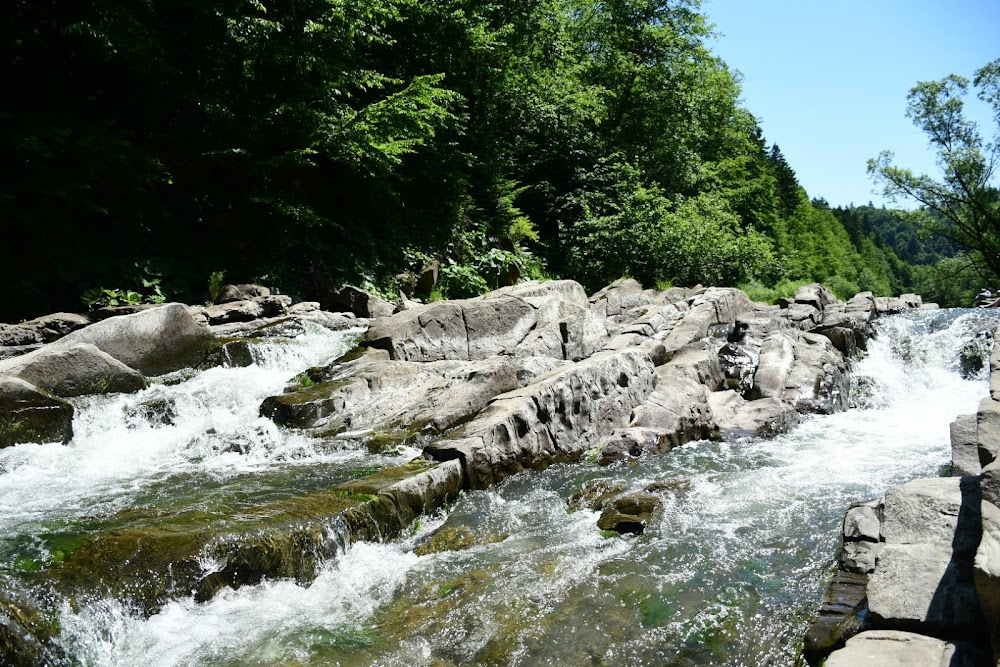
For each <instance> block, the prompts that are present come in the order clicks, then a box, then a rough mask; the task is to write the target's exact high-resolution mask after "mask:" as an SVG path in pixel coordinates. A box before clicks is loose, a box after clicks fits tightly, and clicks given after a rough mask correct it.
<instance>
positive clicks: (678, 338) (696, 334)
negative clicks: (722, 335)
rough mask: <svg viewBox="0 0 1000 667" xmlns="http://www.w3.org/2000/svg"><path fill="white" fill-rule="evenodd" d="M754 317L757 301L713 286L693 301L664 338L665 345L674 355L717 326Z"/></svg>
mask: <svg viewBox="0 0 1000 667" xmlns="http://www.w3.org/2000/svg"><path fill="white" fill-rule="evenodd" d="M753 314H754V306H753V302H752V301H750V297H748V296H747V295H746V293H744V292H742V291H740V290H738V289H732V288H728V287H710V288H708V289H707V290H705V292H704V293H702V294H699V295H698V296H695V297H693V298H692V299H691V301H690V302H689V309H688V311H687V312H686V313H684V315H683V317H682V318H681V319H680V320H679V321H678V322H677V323H676V324H675V325H674V326H673V327H672V328H671V329H670V331H669V333H667V335H666V336H665V337H664V339H663V343H664V346H665V347H666V349H667V351H668V353H672V352H674V351H676V350H680V349H681V348H683V347H685V346H687V345H690V344H691V343H693V342H695V341H697V340H700V339H702V338H704V337H705V336H707V335H708V333H709V331H710V330H711V328H712V327H714V326H717V325H722V324H725V325H732V324H734V323H735V322H736V321H746V320H748V319H750V318H751V317H752V316H753Z"/></svg>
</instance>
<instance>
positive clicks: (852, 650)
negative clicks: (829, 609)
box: [824, 630, 991, 667]
mask: <svg viewBox="0 0 1000 667" xmlns="http://www.w3.org/2000/svg"><path fill="white" fill-rule="evenodd" d="M990 662H991V661H990V660H989V656H988V655H987V654H986V652H985V651H983V649H982V648H980V647H978V646H976V645H974V644H969V643H967V642H948V641H944V640H942V639H935V638H933V637H927V636H924V635H918V634H914V633H911V632H898V631H894V630H869V631H868V632H862V633H861V634H859V635H857V636H855V637H852V638H851V639H849V640H848V641H847V645H846V646H845V647H844V648H842V649H840V650H838V651H834V652H833V653H832V654H831V655H830V657H829V658H827V661H826V662H825V663H824V665H825V667H861V666H862V665H871V666H873V667H874V666H876V665H877V666H878V667H978V666H981V665H988V664H990Z"/></svg>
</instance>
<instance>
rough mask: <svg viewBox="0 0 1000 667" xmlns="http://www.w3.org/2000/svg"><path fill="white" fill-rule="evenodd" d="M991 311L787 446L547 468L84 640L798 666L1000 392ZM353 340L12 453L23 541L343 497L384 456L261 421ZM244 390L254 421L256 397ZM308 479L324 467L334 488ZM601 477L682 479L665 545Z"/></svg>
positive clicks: (882, 362)
mask: <svg viewBox="0 0 1000 667" xmlns="http://www.w3.org/2000/svg"><path fill="white" fill-rule="evenodd" d="M990 317H992V314H990V313H983V312H982V311H939V312H917V313H912V314H909V315H905V316H898V317H892V318H886V319H884V320H883V321H882V322H880V325H879V326H880V330H881V331H880V336H879V338H877V339H876V340H874V341H872V342H871V343H870V350H869V354H868V355H867V357H866V358H865V359H864V360H862V361H861V362H859V363H858V365H857V367H856V370H855V374H854V375H855V384H856V391H855V394H854V402H855V404H856V407H854V408H852V409H851V410H849V411H847V412H845V413H841V414H837V415H832V416H818V417H813V418H810V419H808V420H807V421H805V422H804V423H803V424H801V425H800V426H799V427H797V428H796V429H795V431H794V432H793V433H791V434H788V435H785V436H782V437H779V438H777V439H774V440H767V441H764V440H747V441H743V442H739V443H728V444H727V443H711V442H700V443H694V444H690V445H687V446H685V447H682V448H680V449H677V450H674V451H673V452H671V453H669V454H666V455H663V456H659V457H650V458H648V459H645V460H643V461H641V462H640V463H639V464H637V465H633V466H622V467H614V468H610V469H607V468H598V467H594V466H588V465H582V464H581V465H572V466H554V467H552V468H550V469H548V470H546V471H541V472H537V471H536V472H527V473H523V474H520V475H517V476H515V477H513V478H511V479H509V480H507V481H506V482H505V483H504V484H502V485H501V486H500V487H499V488H497V489H495V490H491V491H485V492H474V493H470V494H467V495H466V496H464V497H463V498H461V499H460V500H459V501H458V502H457V503H456V504H455V505H454V506H453V507H451V508H448V510H449V511H448V512H443V513H441V514H440V515H438V516H435V517H430V518H428V519H426V520H424V521H422V522H420V523H419V524H418V525H415V526H414V530H413V534H412V535H408V536H406V537H405V538H404V539H401V540H398V541H396V542H393V543H390V544H368V543H360V544H355V545H354V546H352V547H351V548H350V549H349V550H348V551H347V552H346V554H344V555H342V556H341V557H339V558H338V559H337V560H335V561H332V562H329V563H327V564H326V565H325V566H324V568H323V569H322V571H321V573H320V575H319V577H318V578H317V579H316V580H315V581H314V582H313V583H312V584H311V585H309V586H306V587H303V586H299V585H296V584H295V583H294V582H290V581H268V582H265V583H263V584H261V585H258V586H252V587H245V588H242V589H240V590H238V591H231V590H226V591H224V592H223V593H221V594H220V595H218V596H217V597H216V598H215V599H213V600H211V601H209V602H206V603H196V602H194V601H193V600H192V599H181V600H178V601H176V602H173V603H170V604H168V605H167V606H166V607H164V608H163V609H162V610H161V611H160V612H159V613H158V614H156V615H154V616H152V617H150V618H142V617H141V616H139V615H137V614H135V613H134V612H132V611H130V610H129V609H127V608H125V607H123V606H122V605H121V604H119V603H118V602H116V601H113V600H104V601H100V602H98V603H94V604H91V605H89V606H87V607H85V608H83V609H80V610H77V611H73V610H71V608H70V606H69V605H68V604H67V605H66V606H65V609H64V613H63V615H62V618H61V628H62V634H61V637H60V640H61V642H62V643H63V645H64V646H66V647H67V649H68V650H69V653H70V654H71V655H72V656H74V659H75V660H77V661H79V663H80V664H83V665H93V666H95V667H96V666H104V665H121V666H126V665H129V666H131V665H157V666H163V667H166V666H168V665H171V666H173V665H177V666H180V665H184V666H188V665H205V666H208V665H213V666H214V665H222V666H230V665H231V666H236V665H268V666H271V665H273V666H278V665H344V666H355V665H357V666H360V665H426V666H428V667H430V666H435V667H443V666H446V665H466V664H468V665H567V666H568V665H793V664H796V661H797V657H798V652H799V648H800V644H799V638H800V637H801V635H802V633H803V631H804V629H805V627H806V625H807V623H808V620H809V616H810V614H811V613H812V611H813V610H814V608H815V607H816V605H817V604H818V602H819V601H820V599H821V597H822V594H823V588H824V578H825V577H827V576H828V575H829V573H830V571H831V569H832V566H833V559H834V556H835V551H836V548H837V539H838V529H839V525H840V521H841V519H842V517H843V513H844V511H845V510H846V508H847V507H848V505H849V504H850V503H851V502H853V501H856V500H860V499H866V498H872V497H876V496H878V495H881V494H882V493H884V491H885V490H886V488H887V487H889V486H891V485H893V484H898V483H901V482H904V481H906V480H909V479H912V478H914V477H920V476H932V475H935V474H937V473H938V470H939V469H940V468H941V466H942V465H944V464H946V463H947V462H948V461H949V459H950V448H949V443H948V424H949V423H950V422H951V421H952V420H953V419H954V418H955V417H956V416H957V415H959V414H963V413H970V412H973V411H974V410H975V408H976V405H977V403H978V401H979V400H980V399H981V398H982V397H983V396H984V395H985V392H986V385H985V375H984V376H983V377H979V378H976V379H971V380H965V379H962V378H961V377H960V375H959V373H958V353H959V350H960V349H961V347H962V345H963V344H964V343H965V342H966V341H968V340H970V339H971V338H972V337H973V336H974V335H975V333H976V332H977V331H979V330H981V329H983V328H986V327H992V325H993V324H994V321H988V318H990ZM343 345H346V343H345V342H343V341H340V340H334V339H331V338H330V337H328V336H323V335H321V334H319V333H317V334H316V335H315V339H314V340H304V341H302V342H301V343H300V342H295V343H293V344H289V345H287V346H285V347H284V348H282V349H283V350H284V351H283V352H281V353H280V354H279V353H277V352H276V353H275V355H276V356H275V357H274V358H271V359H269V360H268V361H266V362H265V363H263V364H261V365H260V366H259V367H256V368H251V369H233V370H217V371H209V372H207V373H204V374H202V375H200V376H198V377H197V378H195V379H193V380H191V381H190V382H189V383H185V384H182V385H178V387H177V388H164V387H157V388H153V389H150V390H149V392H157V391H172V390H175V389H176V390H177V391H180V392H181V393H183V395H184V396H185V397H187V398H185V399H184V400H185V401H187V400H190V401H191V402H192V403H197V404H199V405H200V406H201V407H200V408H199V409H198V410H194V409H192V411H191V412H190V413H188V412H183V413H181V410H179V411H178V412H179V413H181V414H182V417H181V418H180V419H179V420H178V426H177V427H171V428H172V429H174V430H176V431H177V433H175V434H174V435H172V436H171V435H168V433H167V430H168V429H166V428H165V427H160V428H153V427H152V426H149V425H147V426H141V425H140V426H138V427H136V426H135V425H123V424H121V421H120V419H119V418H118V417H117V415H119V414H120V413H121V409H122V408H121V405H120V404H119V403H118V402H119V401H127V400H136V398H137V397H132V398H126V397H113V398H107V399H95V405H94V406H92V408H93V409H90V408H85V409H84V411H83V412H84V414H83V416H82V417H81V420H80V423H79V424H77V425H76V426H77V433H78V435H77V438H76V439H75V440H74V441H73V442H72V443H71V444H70V446H69V447H65V448H63V447H61V446H56V445H52V446H50V445H44V446H40V447H36V446H21V447H17V448H14V449H15V451H10V450H7V451H4V452H0V471H2V472H0V527H2V532H0V534H3V535H17V536H20V537H21V538H22V539H21V542H23V541H24V540H23V537H24V536H25V535H31V534H33V533H34V532H41V531H45V530H50V529H51V524H52V523H56V524H58V523H60V522H63V523H73V522H75V521H82V520H85V519H87V518H88V517H93V516H95V515H101V513H108V512H114V511H117V510H120V509H122V508H128V507H133V506H136V505H140V506H142V505H155V504H156V503H162V502H166V501H165V500H164V498H165V497H166V498H168V499H169V498H170V497H173V495H172V494H178V493H179V494H180V495H181V496H185V497H191V498H194V497H199V498H201V500H198V502H212V496H213V493H218V494H222V495H225V494H227V493H229V492H231V491H232V489H234V488H237V487H238V488H240V489H242V490H243V492H245V491H246V490H248V489H252V488H254V485H255V484H258V483H259V484H260V486H261V488H262V489H264V490H265V492H268V493H275V494H280V493H293V492H295V491H296V490H297V489H298V488H299V487H301V486H303V485H305V486H308V485H310V484H320V483H322V479H324V476H325V475H327V473H329V472H330V470H332V469H336V470H342V469H345V467H347V466H348V465H349V464H345V462H344V460H343V459H344V458H345V457H346V458H347V459H350V458H351V457H356V458H357V457H362V456H363V455H362V454H360V453H358V452H356V451H344V450H338V449H328V448H324V446H323V444H322V443H318V442H316V441H308V440H306V439H304V438H301V437H299V436H296V435H294V434H289V433H287V432H281V431H277V430H276V429H274V427H273V425H270V424H269V423H267V422H266V421H265V420H260V419H259V418H257V416H256V409H257V406H258V405H259V402H260V399H261V398H262V397H263V396H265V395H267V394H268V393H274V392H275V391H276V390H280V387H281V385H282V384H283V382H284V381H285V380H286V379H287V378H288V377H290V376H291V375H293V374H294V373H296V372H297V371H298V370H301V369H302V368H305V367H306V366H308V365H311V364H315V363H318V361H319V360H321V359H322V358H324V357H325V358H329V357H331V356H335V355H336V354H337V353H339V352H340V351H341V350H342V349H343V348H342V347H338V346H343ZM282 355H285V356H284V357H282ZM243 391H246V394H245V396H246V398H245V400H247V401H248V402H249V403H250V404H252V405H250V407H246V406H244V405H243V404H242V403H241V401H243V400H244V398H243V395H241V396H237V395H236V394H237V393H239V392H243ZM140 398H141V397H140ZM98 402H104V403H105V404H101V405H96V403H98ZM209 429H214V431H215V433H214V434H209V435H206V432H207V431H208V430H209ZM234 440H235V441H238V442H239V443H242V444H240V446H238V447H233V446H232V445H231V443H232V441H234ZM366 460H367V459H366ZM289 470H291V471H295V472H294V474H292V473H289V472H288V471H289ZM306 470H308V471H317V470H318V471H320V472H319V473H315V474H314V481H312V482H310V481H309V479H310V476H309V475H308V474H301V473H302V471H306ZM330 474H333V473H330ZM333 476H336V475H335V474H333ZM598 479H604V480H608V481H610V482H613V483H617V484H620V485H622V486H624V487H625V488H627V489H642V488H644V487H646V486H647V485H649V484H651V483H660V484H661V485H665V486H666V488H667V490H666V491H665V492H664V493H663V497H664V509H663V511H662V513H661V514H660V515H659V516H658V517H657V519H656V520H655V521H654V525H652V526H650V527H649V528H648V529H647V531H646V534H645V535H642V536H638V537H618V538H605V537H603V536H602V535H601V533H600V532H599V531H598V529H597V527H596V521H597V517H598V514H597V513H596V512H592V511H590V510H586V509H584V510H579V511H570V510H569V508H568V505H567V499H568V498H569V497H570V496H571V495H572V494H573V492H574V491H576V490H578V489H579V488H580V487H581V486H582V485H583V484H584V483H586V482H589V481H592V480H598ZM178 480H182V481H180V482H179V481H178ZM206 489H207V490H206ZM213 489H215V490H216V491H212V490H213ZM185 494H186V495H185ZM185 502H191V501H190V500H187V501H185ZM442 526H444V527H446V528H449V529H465V530H466V531H467V533H468V534H471V535H473V536H474V537H475V541H476V542H477V544H476V545H475V546H472V547H471V548H468V549H465V550H460V551H445V552H440V553H435V554H430V555H422V556H417V555H416V554H415V552H414V548H415V547H416V546H417V545H419V544H420V543H422V542H423V541H424V540H425V539H427V538H428V537H429V536H430V535H431V534H432V533H433V531H435V530H436V529H438V528H440V527H442ZM8 541H9V540H8ZM23 550H24V546H23V544H20V545H19V546H17V547H16V548H14V547H8V551H9V552H11V553H15V552H16V553H20V552H22V551H23Z"/></svg>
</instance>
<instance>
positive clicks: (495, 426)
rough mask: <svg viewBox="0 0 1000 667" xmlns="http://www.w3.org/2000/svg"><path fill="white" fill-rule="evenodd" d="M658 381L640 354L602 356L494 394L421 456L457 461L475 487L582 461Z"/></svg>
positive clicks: (480, 487)
mask: <svg viewBox="0 0 1000 667" xmlns="http://www.w3.org/2000/svg"><path fill="white" fill-rule="evenodd" d="M655 377H656V375H655V372H654V368H653V365H652V363H651V362H650V360H649V358H648V357H647V356H646V355H644V354H642V353H641V352H617V353H610V352H601V353H598V354H595V355H594V356H592V357H590V358H588V359H585V360H583V361H581V362H579V363H576V364H573V365H572V366H570V367H568V368H566V369H565V370H562V371H559V372H556V373H553V374H551V375H548V376H546V377H543V378H542V379H540V380H539V381H538V382H535V383H534V384H531V385H528V386H527V387H524V388H522V389H519V390H516V391H512V392H508V393H506V394H501V395H500V396H497V397H496V398H495V399H493V401H492V402H491V403H490V405H489V406H487V408H486V409H485V410H483V411H482V412H481V413H480V414H479V415H478V416H477V417H476V418H475V419H473V420H472V421H471V422H469V423H467V424H465V425H464V426H463V427H462V428H460V429H458V431H457V432H456V433H455V434H454V435H452V436H450V437H448V438H445V439H441V440H437V441H435V442H432V443H431V444H430V445H428V446H427V447H426V448H425V450H424V451H425V453H427V454H429V455H431V456H432V457H434V458H436V459H438V460H453V459H458V460H460V461H461V462H462V466H463V469H464V470H465V475H466V479H467V480H468V483H469V485H470V486H471V488H473V489H482V488H487V487H489V486H491V485H492V484H494V483H496V482H498V481H500V480H502V479H504V478H505V477H507V476H509V475H511V474H513V473H515V472H518V471H520V470H523V469H525V468H529V467H531V468H544V467H546V466H548V465H549V464H551V463H554V462H556V461H572V460H577V459H579V458H580V457H581V456H582V455H583V454H584V453H585V452H586V451H587V450H588V449H589V448H590V447H591V446H593V445H594V444H596V443H597V442H600V441H601V440H604V439H606V438H607V437H608V436H609V435H611V434H612V433H613V432H614V431H615V430H616V429H619V428H622V427H624V426H625V425H626V424H627V423H628V420H629V419H630V417H631V415H632V411H633V410H634V409H635V407H636V406H638V405H639V404H640V403H642V402H643V401H644V400H645V399H646V397H647V396H648V395H649V394H650V393H651V392H652V390H653V386H654V384H655Z"/></svg>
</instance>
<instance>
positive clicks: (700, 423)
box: [630, 365, 719, 453]
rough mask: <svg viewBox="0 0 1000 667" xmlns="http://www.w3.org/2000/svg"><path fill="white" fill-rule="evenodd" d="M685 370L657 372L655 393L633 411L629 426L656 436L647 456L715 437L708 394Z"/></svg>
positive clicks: (716, 427) (716, 428) (665, 368)
mask: <svg viewBox="0 0 1000 667" xmlns="http://www.w3.org/2000/svg"><path fill="white" fill-rule="evenodd" d="M688 368H690V367H688ZM685 370H686V369H685V368H684V367H676V366H671V365H666V366H660V367H659V368H657V369H656V375H657V384H656V389H655V390H653V392H652V393H651V394H650V395H649V397H648V398H647V399H646V401H645V402H643V403H642V405H639V406H638V407H636V409H635V412H634V414H633V417H632V422H631V424H630V426H633V427H638V428H642V429H645V430H646V431H647V432H652V433H656V434H657V436H658V446H657V447H656V448H655V450H653V451H648V453H660V452H664V451H668V450H669V449H671V448H673V447H677V446H678V445H682V444H684V443H686V442H691V441H694V440H708V439H714V438H718V437H719V430H718V426H717V425H716V423H715V420H714V419H713V417H712V409H711V408H710V407H709V404H708V396H709V392H708V390H707V389H706V387H705V385H704V384H702V383H700V382H698V381H697V380H696V379H693V378H692V377H690V376H689V374H688V373H687V372H685Z"/></svg>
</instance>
